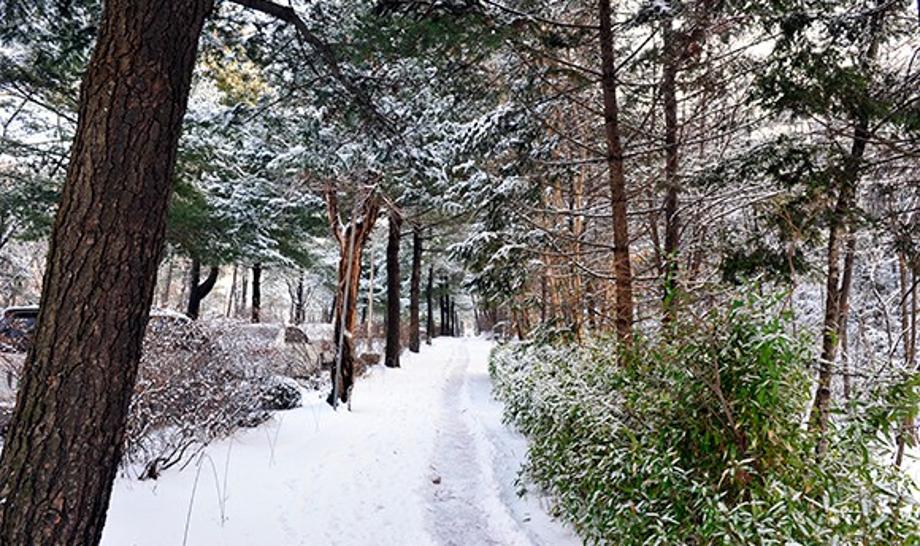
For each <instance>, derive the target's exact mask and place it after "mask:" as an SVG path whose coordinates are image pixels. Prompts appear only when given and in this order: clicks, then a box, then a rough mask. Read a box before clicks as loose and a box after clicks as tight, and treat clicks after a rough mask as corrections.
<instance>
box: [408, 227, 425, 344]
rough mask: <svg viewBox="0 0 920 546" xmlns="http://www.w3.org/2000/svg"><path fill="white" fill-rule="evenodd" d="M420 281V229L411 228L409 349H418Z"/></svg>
mask: <svg viewBox="0 0 920 546" xmlns="http://www.w3.org/2000/svg"><path fill="white" fill-rule="evenodd" d="M421 282H422V230H421V228H419V227H418V226H413V228H412V276H411V277H410V278H409V350H410V351H412V352H413V353H417V352H418V351H419V295H420V294H419V292H420V288H421V287H420V286H419V285H420V284H421Z"/></svg>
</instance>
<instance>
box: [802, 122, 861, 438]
mask: <svg viewBox="0 0 920 546" xmlns="http://www.w3.org/2000/svg"><path fill="white" fill-rule="evenodd" d="M867 127H868V120H867V118H865V117H863V118H862V119H861V120H860V121H859V122H858V124H857V126H856V129H855V133H854V138H853V144H852V147H851V149H850V154H849V157H848V158H847V160H846V165H845V166H844V168H843V169H842V170H841V175H840V180H839V183H838V190H837V203H836V204H835V206H834V210H833V212H832V214H831V219H830V222H831V225H830V230H829V233H828V239H827V279H826V284H825V292H826V295H825V301H824V327H823V329H822V334H821V356H820V358H819V361H818V389H817V391H816V393H815V400H814V404H813V405H812V409H811V415H810V417H809V429H810V430H811V431H813V432H817V433H818V434H819V435H820V437H819V440H818V444H817V452H818V455H819V456H822V455H823V454H824V452H825V451H827V446H828V441H827V435H826V432H827V427H828V420H829V419H830V404H831V380H832V379H833V374H834V362H835V361H836V359H837V346H838V341H839V335H838V333H839V330H840V308H841V307H840V304H841V302H842V300H843V297H844V295H843V294H844V288H846V287H845V286H843V285H842V283H841V279H840V254H841V248H842V246H843V239H844V238H845V237H844V236H845V233H846V227H847V226H846V224H847V222H848V217H849V214H850V211H851V210H852V207H853V205H854V201H855V199H856V184H857V181H858V180H859V170H860V166H861V164H862V158H863V154H864V152H865V150H866V142H867V141H868V138H869V134H868V130H867Z"/></svg>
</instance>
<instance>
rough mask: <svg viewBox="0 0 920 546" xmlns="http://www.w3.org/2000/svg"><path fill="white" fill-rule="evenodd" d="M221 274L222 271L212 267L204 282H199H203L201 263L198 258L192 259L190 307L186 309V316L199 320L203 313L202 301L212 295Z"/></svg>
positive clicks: (189, 290) (189, 285)
mask: <svg viewBox="0 0 920 546" xmlns="http://www.w3.org/2000/svg"><path fill="white" fill-rule="evenodd" d="M219 273H220V270H219V269H218V268H217V267H213V266H212V267H211V269H210V270H209V271H208V276H207V277H206V278H205V279H204V282H199V281H201V261H200V260H198V259H197V258H193V259H192V270H191V273H190V275H189V283H188V307H186V310H185V314H186V315H188V316H189V318H192V319H197V318H198V315H199V314H200V313H201V301H202V300H203V299H204V298H205V296H207V295H208V294H210V293H211V290H212V289H213V288H214V284H215V283H217V275H218V274H219Z"/></svg>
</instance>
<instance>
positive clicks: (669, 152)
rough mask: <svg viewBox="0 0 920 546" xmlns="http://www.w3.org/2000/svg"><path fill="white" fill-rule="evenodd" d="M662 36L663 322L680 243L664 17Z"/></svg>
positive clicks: (672, 58)
mask: <svg viewBox="0 0 920 546" xmlns="http://www.w3.org/2000/svg"><path fill="white" fill-rule="evenodd" d="M662 35H663V37H664V67H663V70H662V78H661V97H662V102H663V106H664V125H665V131H664V145H665V165H664V178H665V180H664V183H665V198H664V224H665V231H664V294H663V308H664V318H663V321H664V322H665V323H670V322H673V321H674V320H675V319H676V318H677V301H676V298H677V295H678V294H677V293H678V291H679V290H680V286H679V285H678V279H677V277H678V274H679V273H678V263H679V262H678V250H679V245H680V216H679V215H678V212H677V207H678V205H679V192H680V187H679V181H678V178H677V171H678V165H679V164H678V161H679V158H678V151H679V149H678V142H677V131H678V121H677V81H676V80H677V62H678V51H677V43H676V41H677V40H676V37H675V36H674V31H673V29H672V27H671V18H670V17H665V18H664V20H663V21H662Z"/></svg>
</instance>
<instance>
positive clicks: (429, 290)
mask: <svg viewBox="0 0 920 546" xmlns="http://www.w3.org/2000/svg"><path fill="white" fill-rule="evenodd" d="M425 300H426V301H425V303H426V304H427V307H428V316H426V317H425V343H427V344H428V345H431V338H433V337H435V332H434V265H431V264H429V265H428V286H427V287H426V288H425Z"/></svg>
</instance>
